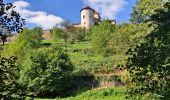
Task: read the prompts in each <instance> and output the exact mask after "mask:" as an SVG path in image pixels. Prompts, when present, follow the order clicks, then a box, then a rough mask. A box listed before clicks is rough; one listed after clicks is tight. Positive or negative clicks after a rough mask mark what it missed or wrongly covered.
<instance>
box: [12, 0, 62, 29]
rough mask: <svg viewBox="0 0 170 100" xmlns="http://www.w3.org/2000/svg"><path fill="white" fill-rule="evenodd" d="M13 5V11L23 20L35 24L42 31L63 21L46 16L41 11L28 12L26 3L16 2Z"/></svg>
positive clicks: (52, 16) (59, 18)
mask: <svg viewBox="0 0 170 100" xmlns="http://www.w3.org/2000/svg"><path fill="white" fill-rule="evenodd" d="M13 4H14V5H15V6H16V8H15V10H16V11H17V12H19V13H20V14H21V16H22V17H23V18H25V19H26V22H27V23H31V24H36V25H37V26H40V27H42V28H43V29H50V28H52V27H54V26H55V25H56V24H58V25H60V24H61V23H62V22H63V21H64V19H62V18H61V17H58V16H55V15H52V14H47V13H46V12H43V11H31V10H28V9H27V8H28V7H29V6H30V4H29V3H28V2H25V1H16V2H14V3H13Z"/></svg>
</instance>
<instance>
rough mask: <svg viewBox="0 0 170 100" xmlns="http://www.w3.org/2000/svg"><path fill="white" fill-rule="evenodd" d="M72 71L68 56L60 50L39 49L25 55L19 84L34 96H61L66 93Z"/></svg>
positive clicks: (54, 48) (53, 48)
mask: <svg viewBox="0 0 170 100" xmlns="http://www.w3.org/2000/svg"><path fill="white" fill-rule="evenodd" d="M72 70H73V66H72V64H71V62H70V59H69V57H68V55H67V54H66V53H64V52H63V50H61V49H60V48H58V47H52V48H39V49H37V50H34V51H32V52H31V53H30V54H27V59H25V60H24V62H23V70H22V71H21V73H20V75H21V76H20V83H21V85H23V86H25V87H27V91H28V93H32V94H34V96H39V97H56V96H63V95H64V94H66V93H67V90H66V89H67V87H68V86H69V84H70V81H71V80H70V77H71V76H70V75H71V73H72Z"/></svg>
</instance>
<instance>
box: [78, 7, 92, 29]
mask: <svg viewBox="0 0 170 100" xmlns="http://www.w3.org/2000/svg"><path fill="white" fill-rule="evenodd" d="M80 12H81V27H83V28H86V29H89V28H90V27H92V26H94V25H95V21H94V19H95V18H94V12H95V10H94V9H92V8H90V7H88V6H87V7H85V8H83V9H81V11H80Z"/></svg>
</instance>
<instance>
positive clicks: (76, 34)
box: [66, 26, 87, 42]
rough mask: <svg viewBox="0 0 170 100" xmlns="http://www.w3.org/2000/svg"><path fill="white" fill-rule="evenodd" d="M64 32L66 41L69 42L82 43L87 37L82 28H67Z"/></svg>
mask: <svg viewBox="0 0 170 100" xmlns="http://www.w3.org/2000/svg"><path fill="white" fill-rule="evenodd" d="M66 32H67V34H68V39H69V40H70V41H71V42H74V41H76V40H77V41H83V40H85V38H86V36H87V33H86V30H85V29H84V28H77V27H74V26H70V27H68V28H67V30H66Z"/></svg>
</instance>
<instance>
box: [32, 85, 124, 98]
mask: <svg viewBox="0 0 170 100" xmlns="http://www.w3.org/2000/svg"><path fill="white" fill-rule="evenodd" d="M125 91H126V89H125V88H123V87H117V88H114V89H113V88H106V89H94V90H88V91H86V92H82V93H80V94H78V95H77V96H75V97H68V98H56V99H35V100H125V96H126V95H125Z"/></svg>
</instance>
